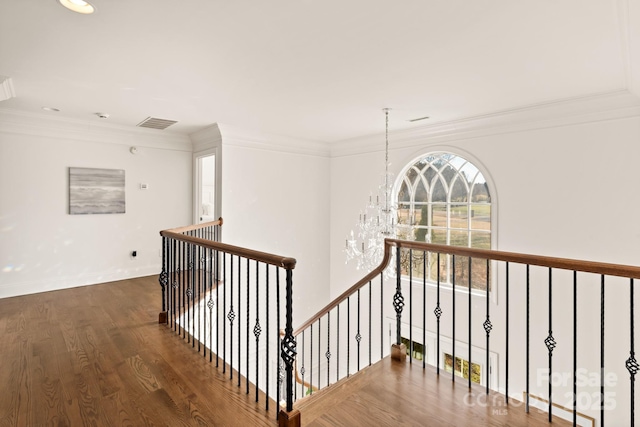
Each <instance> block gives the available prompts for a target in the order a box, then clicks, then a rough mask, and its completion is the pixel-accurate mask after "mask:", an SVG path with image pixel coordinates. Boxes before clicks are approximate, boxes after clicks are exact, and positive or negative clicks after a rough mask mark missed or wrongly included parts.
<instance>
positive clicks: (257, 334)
mask: <svg viewBox="0 0 640 427" xmlns="http://www.w3.org/2000/svg"><path fill="white" fill-rule="evenodd" d="M261 332H262V328H261V327H260V264H259V262H258V261H256V325H255V326H254V327H253V335H254V336H255V337H256V402H257V401H258V387H259V381H260V377H259V374H260V363H259V362H260V357H259V354H260V333H261ZM247 363H249V359H248V358H247Z"/></svg>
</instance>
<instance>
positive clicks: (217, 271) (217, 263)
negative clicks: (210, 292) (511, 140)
mask: <svg viewBox="0 0 640 427" xmlns="http://www.w3.org/2000/svg"><path fill="white" fill-rule="evenodd" d="M214 253H215V257H216V258H215V281H214V282H213V283H214V284H215V286H216V368H217V367H218V366H219V362H220V251H218V250H216V251H215V252H214Z"/></svg>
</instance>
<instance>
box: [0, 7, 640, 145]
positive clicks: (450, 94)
mask: <svg viewBox="0 0 640 427" xmlns="http://www.w3.org/2000/svg"><path fill="white" fill-rule="evenodd" d="M92 3H93V4H94V5H95V6H96V8H97V11H96V13H94V14H93V15H80V14H76V13H73V12H70V11H68V10H66V9H64V8H63V7H61V6H60V5H59V4H58V3H57V1H56V0H19V1H17V0H0V76H5V77H10V78H11V81H12V83H13V87H14V90H15V97H14V98H11V99H8V100H4V101H1V102H0V109H8V110H13V111H16V110H17V111H20V112H28V113H32V114H36V113H37V114H48V115H55V116H56V117H60V118H64V119H72V120H80V121H86V122H93V121H102V122H103V123H104V122H105V120H108V123H111V124H114V125H119V126H132V127H133V126H136V124H138V123H139V122H141V121H142V120H144V119H145V118H147V117H149V116H151V117H156V118H162V119H169V120H176V121H177V122H178V123H177V124H175V125H173V126H171V127H169V128H168V129H167V130H164V131H159V130H158V131H156V132H174V133H182V134H190V133H193V132H195V131H198V130H200V129H202V128H204V127H206V126H209V125H211V124H213V123H223V124H228V125H233V126H236V127H240V128H244V129H250V130H254V131H259V132H267V133H273V134H281V135H287V136H292V137H296V138H301V139H306V140H312V141H322V142H328V143H335V142H338V141H341V140H345V139H349V138H355V137H359V136H363V135H368V134H374V133H379V132H381V131H382V130H383V129H384V117H383V115H382V112H381V109H382V108H384V107H391V108H392V109H393V110H392V111H391V122H390V126H391V127H392V129H401V128H408V127H412V126H424V125H425V124H433V123H442V122H447V121H452V120H456V119H461V118H468V117H474V116H479V115H484V114H490V113H495V112H499V111H505V110H510V109H515V108H521V107H525V106H529V105H535V104H541V103H548V102H552V101H555V100H564V99H571V98H575V97H584V96H589V95H593V94H601V93H606V92H610V91H616V90H621V89H622V90H629V91H631V92H634V88H635V87H636V86H637V85H636V83H635V79H636V77H635V75H634V73H633V70H634V69H638V68H636V67H635V65H636V64H635V61H636V60H640V55H635V54H634V52H635V50H636V47H637V46H638V44H639V43H638V41H637V40H639V39H640V18H639V16H640V13H639V12H640V11H639V9H640V6H639V5H638V3H640V0H403V1H401V2H393V1H391V0H384V1H383V0H349V1H345V0H322V1H319V0H276V1H271V2H263V1H248V0H236V1H233V2H231V1H219V0H182V1H173V0H135V1H130V0H93V2H92ZM639 65H640V64H639ZM639 68H640V67H639ZM42 107H53V108H57V109H59V110H60V111H59V112H45V111H43V110H42ZM97 112H104V113H108V114H109V118H108V119H101V118H99V117H98V116H97V115H95V113H97ZM424 116H428V117H429V119H427V120H423V121H418V122H413V123H411V122H409V121H408V120H410V119H414V118H420V117H424Z"/></svg>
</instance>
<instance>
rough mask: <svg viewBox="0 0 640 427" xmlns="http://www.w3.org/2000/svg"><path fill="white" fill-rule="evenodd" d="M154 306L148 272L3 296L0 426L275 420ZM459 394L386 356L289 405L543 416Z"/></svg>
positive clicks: (310, 414) (323, 413) (386, 416)
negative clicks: (141, 275) (162, 319)
mask: <svg viewBox="0 0 640 427" xmlns="http://www.w3.org/2000/svg"><path fill="white" fill-rule="evenodd" d="M159 308H160V287H159V285H158V282H157V278H156V277H145V278H139V279H131V280H124V281H120V282H112V283H106V284H102V285H94V286H87V287H81V288H74V289H68V290H61V291H55V292H47V293H42V294H36V295H28V296H22V297H15V298H6V299H0V340H1V341H0V363H1V364H0V427H13V426H20V427H22V426H27V427H31V426H37V427H39V426H59V427H64V426H74V427H75V426H135V427H137V426H275V425H276V421H275V412H274V410H275V407H276V405H275V403H273V402H272V403H273V404H272V405H271V408H272V410H271V411H270V412H267V411H265V409H264V400H261V403H259V404H256V403H255V402H254V397H255V392H254V391H250V393H249V394H248V395H247V394H246V391H245V388H244V387H242V388H238V387H237V386H236V384H237V382H236V381H229V379H228V374H226V375H223V374H222V368H219V369H218V368H216V367H215V363H210V362H209V361H208V357H207V359H206V360H205V359H204V358H203V357H202V353H198V352H197V350H194V349H193V348H192V347H191V346H190V345H187V344H186V343H185V342H184V341H183V340H182V338H179V337H178V336H176V334H175V333H174V332H173V331H172V330H171V329H169V328H168V327H166V325H159V324H158V323H157V319H158V312H159ZM234 378H236V376H235V375H234ZM466 393H467V388H466V385H465V384H460V383H458V384H456V385H455V386H453V385H452V382H451V380H450V377H449V376H448V375H442V376H440V377H438V376H436V375H435V373H434V372H433V371H432V370H429V369H427V370H426V371H423V370H422V367H421V366H420V367H419V366H418V365H409V364H408V363H407V364H398V363H392V362H391V361H390V360H389V359H385V360H383V361H382V362H380V363H379V364H376V365H374V366H372V367H369V368H367V369H365V370H363V371H361V372H360V373H358V374H356V375H354V376H352V377H351V378H350V379H348V380H347V381H345V382H341V383H339V384H337V385H333V386H331V387H329V388H327V389H325V390H321V391H320V392H318V393H314V396H312V398H310V399H309V398H305V399H303V400H301V401H299V402H298V403H297V404H296V407H298V408H299V409H300V411H301V414H302V425H303V426H305V427H306V426H313V427H323V426H393V427H396V426H469V425H481V426H496V427H505V426H538V425H539V426H543V425H544V426H548V425H549V424H548V422H547V421H546V417H545V416H544V415H542V414H536V413H532V414H531V415H525V414H524V409H523V407H522V406H519V407H513V406H510V407H509V408H508V409H507V408H505V406H504V405H500V404H498V405H497V406H495V407H492V406H481V405H475V406H470V405H467V404H465V395H466ZM483 393H484V391H483V390H482V391H474V394H473V396H472V398H471V401H475V400H474V399H476V397H477V396H478V395H481V394H483ZM490 400H491V399H490ZM467 401H469V400H468V398H467ZM498 402H500V400H498ZM496 410H497V412H496ZM552 425H554V426H564V425H568V424H567V423H564V422H561V421H554V423H553V424H552Z"/></svg>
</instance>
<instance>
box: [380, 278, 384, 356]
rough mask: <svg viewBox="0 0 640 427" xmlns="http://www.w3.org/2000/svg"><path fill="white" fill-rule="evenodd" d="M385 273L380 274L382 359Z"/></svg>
mask: <svg viewBox="0 0 640 427" xmlns="http://www.w3.org/2000/svg"><path fill="white" fill-rule="evenodd" d="M382 313H384V273H380V359H381V360H382V359H383V357H384V348H383V347H384V345H383V343H384V324H383V319H384V316H383V315H382Z"/></svg>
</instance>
